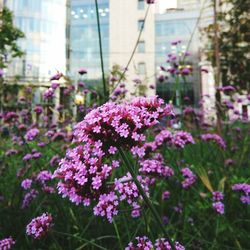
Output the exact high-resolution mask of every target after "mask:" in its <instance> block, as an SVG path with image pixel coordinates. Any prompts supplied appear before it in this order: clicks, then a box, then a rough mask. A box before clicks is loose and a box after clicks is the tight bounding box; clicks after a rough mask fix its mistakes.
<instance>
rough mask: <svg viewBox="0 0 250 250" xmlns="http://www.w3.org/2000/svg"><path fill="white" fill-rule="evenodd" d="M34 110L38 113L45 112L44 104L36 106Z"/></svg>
mask: <svg viewBox="0 0 250 250" xmlns="http://www.w3.org/2000/svg"><path fill="white" fill-rule="evenodd" d="M34 112H35V113H37V114H41V113H42V112H43V107H42V106H39V105H38V106H36V107H35V108H34Z"/></svg>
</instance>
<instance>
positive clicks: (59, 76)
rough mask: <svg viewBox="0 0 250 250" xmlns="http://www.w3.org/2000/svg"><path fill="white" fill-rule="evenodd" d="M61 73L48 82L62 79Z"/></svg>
mask: <svg viewBox="0 0 250 250" xmlns="http://www.w3.org/2000/svg"><path fill="white" fill-rule="evenodd" d="M62 75H63V74H62V73H57V74H55V75H53V76H52V77H51V78H50V81H55V80H56V81H58V80H59V79H60V78H61V77H62Z"/></svg>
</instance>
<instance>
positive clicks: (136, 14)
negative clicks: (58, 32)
mask: <svg viewBox="0 0 250 250" xmlns="http://www.w3.org/2000/svg"><path fill="white" fill-rule="evenodd" d="M98 5H99V6H98V8H99V9H98V12H99V15H100V28H101V35H102V50H103V58H104V70H105V72H106V73H108V72H109V70H111V69H112V66H113V65H115V64H118V65H120V66H121V68H125V67H126V65H127V63H128V61H129V59H130V56H131V54H132V51H133V49H134V47H135V44H136V42H137V39H138V35H139V32H140V28H141V25H143V20H144V17H145V14H146V11H147V8H148V7H149V11H148V15H147V21H146V24H145V27H144V29H143V31H142V34H141V39H140V41H139V44H138V48H137V50H136V51H135V54H134V56H133V59H132V61H131V63H130V65H129V67H128V69H127V72H126V74H127V75H128V76H129V77H128V78H129V79H130V80H131V79H133V78H136V77H139V78H140V79H141V80H143V81H144V82H145V83H146V84H147V85H150V83H152V82H153V81H154V39H152V38H153V37H154V6H153V5H150V6H148V5H147V4H146V3H145V1H144V0H126V1H124V0H100V1H98ZM69 55H70V56H69V60H70V64H69V65H70V73H71V76H74V75H75V74H76V73H77V70H78V69H79V68H80V67H84V68H86V69H87V70H88V74H87V76H86V77H87V79H89V80H90V79H96V80H97V79H100V78H101V63H100V49H99V38H98V30H97V20H96V7H95V2H94V1H92V0H85V1H80V0H71V18H70V53H69ZM128 82H129V83H128V86H127V87H128V89H131V88H132V82H131V81H128ZM150 90H151V89H150V88H149V87H148V86H147V89H146V92H147V94H150V92H151V93H153V92H152V90H151V91H150Z"/></svg>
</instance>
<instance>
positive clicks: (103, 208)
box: [94, 192, 119, 223]
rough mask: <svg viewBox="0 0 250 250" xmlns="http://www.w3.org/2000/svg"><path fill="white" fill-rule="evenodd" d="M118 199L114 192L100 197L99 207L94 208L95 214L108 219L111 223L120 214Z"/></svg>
mask: <svg viewBox="0 0 250 250" xmlns="http://www.w3.org/2000/svg"><path fill="white" fill-rule="evenodd" d="M118 204H119V201H118V197H117V195H116V194H115V193H114V192H110V193H109V194H102V195H100V197H99V201H98V203H97V205H96V206H95V207H94V214H95V215H99V216H102V217H106V218H107V219H108V221H109V222H110V223H111V222H112V219H113V216H114V215H117V214H118V209H117V207H118Z"/></svg>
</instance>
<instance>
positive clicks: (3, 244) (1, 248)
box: [0, 237, 16, 250]
mask: <svg viewBox="0 0 250 250" xmlns="http://www.w3.org/2000/svg"><path fill="white" fill-rule="evenodd" d="M15 243H16V242H15V241H14V240H13V238H12V237H9V238H5V239H2V240H0V250H8V249H11V247H12V246H13V245H15Z"/></svg>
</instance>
